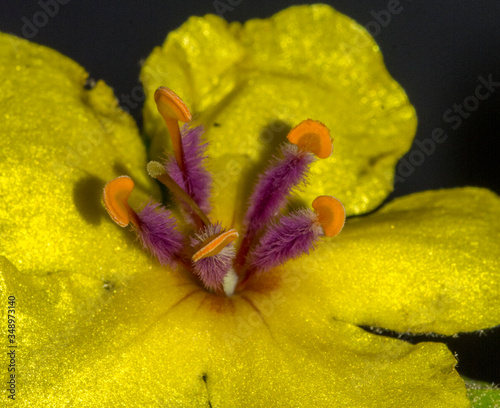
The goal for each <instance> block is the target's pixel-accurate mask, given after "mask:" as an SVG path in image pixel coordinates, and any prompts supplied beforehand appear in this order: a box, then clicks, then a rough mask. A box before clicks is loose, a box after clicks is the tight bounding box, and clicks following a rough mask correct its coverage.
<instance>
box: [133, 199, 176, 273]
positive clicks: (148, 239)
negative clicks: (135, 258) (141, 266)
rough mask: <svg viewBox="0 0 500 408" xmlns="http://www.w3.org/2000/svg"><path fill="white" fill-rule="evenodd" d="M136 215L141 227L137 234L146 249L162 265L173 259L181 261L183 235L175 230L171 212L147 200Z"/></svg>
mask: <svg viewBox="0 0 500 408" xmlns="http://www.w3.org/2000/svg"><path fill="white" fill-rule="evenodd" d="M137 216H138V217H139V219H140V221H141V229H140V230H137V236H138V237H139V240H140V241H141V243H142V246H143V247H144V248H146V249H148V250H149V251H150V252H151V253H152V254H153V256H155V257H156V258H157V259H158V261H159V262H160V263H161V264H162V265H168V264H170V263H171V262H172V261H173V260H178V261H181V259H180V258H179V254H180V252H181V250H182V247H183V241H184V237H183V236H182V234H181V233H180V232H179V231H178V230H177V228H176V221H175V218H174V217H173V216H172V213H171V212H170V211H169V210H167V209H166V208H164V207H163V206H162V205H160V204H159V203H155V202H153V201H149V202H147V203H146V204H145V205H144V208H143V209H142V210H141V211H139V213H138V214H137Z"/></svg>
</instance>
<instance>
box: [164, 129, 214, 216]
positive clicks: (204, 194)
mask: <svg viewBox="0 0 500 408" xmlns="http://www.w3.org/2000/svg"><path fill="white" fill-rule="evenodd" d="M203 132H204V131H203V127H202V126H196V127H194V128H189V124H185V125H184V126H183V127H182V129H181V136H182V146H183V149H184V166H185V171H184V172H182V171H181V169H180V168H179V165H178V164H177V161H176V159H175V157H174V156H173V155H168V156H167V158H166V160H165V162H164V166H165V170H166V171H167V173H168V174H169V175H170V177H172V178H173V179H174V181H175V182H176V183H177V184H178V185H179V186H180V187H182V189H183V190H184V191H185V192H186V193H188V194H189V195H190V196H191V198H192V199H193V200H194V201H195V202H196V204H198V206H199V207H200V208H201V209H202V211H203V212H204V213H205V214H208V213H209V212H210V190H211V187H212V175H211V174H210V172H208V171H207V169H206V166H205V162H206V159H207V156H206V149H207V147H208V143H207V142H204V141H203V140H202V136H203Z"/></svg>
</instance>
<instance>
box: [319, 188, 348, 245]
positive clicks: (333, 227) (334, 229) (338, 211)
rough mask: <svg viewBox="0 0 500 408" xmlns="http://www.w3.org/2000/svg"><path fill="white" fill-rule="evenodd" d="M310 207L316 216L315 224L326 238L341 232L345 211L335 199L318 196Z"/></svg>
mask: <svg viewBox="0 0 500 408" xmlns="http://www.w3.org/2000/svg"><path fill="white" fill-rule="evenodd" d="M312 207H313V208H314V211H315V212H316V214H317V216H318V218H317V222H318V223H319V225H321V228H322V229H323V232H324V233H325V235H326V236H327V237H334V236H335V235H337V234H338V233H339V232H340V231H341V230H342V228H343V227H344V223H345V209H344V206H343V205H342V203H341V202H340V201H339V200H337V199H336V198H335V197H330V196H319V197H317V198H316V199H315V200H314V201H313V203H312Z"/></svg>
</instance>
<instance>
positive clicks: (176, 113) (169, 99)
mask: <svg viewBox="0 0 500 408" xmlns="http://www.w3.org/2000/svg"><path fill="white" fill-rule="evenodd" d="M155 102H156V107H157V108H158V112H160V115H161V116H162V117H163V120H164V121H165V125H167V129H168V131H169V133H170V139H171V140H172V148H173V149H174V154H175V160H176V161H177V164H178V165H179V168H180V169H181V171H182V172H184V169H185V167H184V158H183V157H184V156H183V148H182V140H181V131H180V129H179V123H178V121H181V122H189V121H190V120H191V112H189V109H188V107H187V106H186V105H185V104H184V102H182V99H181V98H179V96H178V95H177V94H176V93H175V92H174V91H172V90H171V89H168V88H166V87H164V86H160V87H159V88H158V89H157V90H156V92H155Z"/></svg>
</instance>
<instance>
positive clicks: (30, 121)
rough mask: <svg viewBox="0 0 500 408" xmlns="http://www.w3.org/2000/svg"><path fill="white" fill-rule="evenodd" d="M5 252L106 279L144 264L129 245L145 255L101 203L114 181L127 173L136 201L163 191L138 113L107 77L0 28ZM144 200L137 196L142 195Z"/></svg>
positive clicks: (0, 191) (32, 264) (33, 265)
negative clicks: (90, 84)
mask: <svg viewBox="0 0 500 408" xmlns="http://www.w3.org/2000/svg"><path fill="white" fill-rule="evenodd" d="M0 55H1V56H2V57H1V63H0V77H1V78H2V79H3V85H2V92H1V93H0V110H1V112H2V149H1V150H0V174H2V177H0V196H1V197H2V206H1V207H0V219H1V223H0V235H1V236H2V240H1V243H0V255H3V256H5V257H6V258H7V259H9V260H10V261H11V262H13V263H14V264H15V266H16V267H17V268H19V270H22V271H30V272H31V273H36V274H45V273H47V272H51V273H52V272H59V273H68V272H69V271H71V273H73V274H85V276H87V277H89V278H90V277H92V278H94V279H96V280H97V282H98V283H99V282H100V284H101V285H102V281H104V280H109V279H115V278H116V279H122V278H125V277H126V276H128V275H130V274H133V273H134V272H135V271H136V268H135V266H128V265H127V266H125V265H120V258H121V256H122V254H123V253H124V251H132V252H133V253H135V254H136V255H135V256H136V260H137V263H142V264H144V261H142V260H141V259H142V258H146V260H147V255H145V254H144V253H143V252H142V251H141V250H140V249H138V248H137V247H138V245H137V243H135V242H133V236H131V234H130V233H129V231H125V230H121V229H120V228H119V227H117V226H116V225H114V224H113V223H112V222H111V221H110V219H109V217H108V215H107V214H106V212H105V210H104V207H103V205H102V203H101V195H102V194H101V193H102V188H103V187H104V184H105V182H106V181H109V180H110V179H112V178H114V177H116V176H119V175H122V174H125V173H126V174H129V175H130V176H131V177H133V179H134V180H135V182H136V190H135V191H134V193H133V199H135V200H136V201H137V202H140V201H142V200H144V199H146V198H147V197H148V195H149V194H151V193H152V192H155V191H156V190H155V188H154V183H153V182H152V180H151V179H150V178H149V177H147V175H146V171H145V165H146V153H145V149H144V146H143V144H142V141H141V138H140V137H139V135H138V131H137V128H136V125H135V123H134V121H133V120H132V118H131V117H130V116H129V115H127V114H126V113H124V112H123V111H121V110H120V109H119V108H118V106H117V103H116V100H115V98H114V96H113V92H112V90H111V89H110V88H108V87H107V86H106V85H105V84H104V83H103V82H101V81H99V82H98V83H97V85H96V86H95V88H94V89H92V90H86V89H85V88H84V83H85V80H86V78H87V74H86V72H85V71H84V70H83V68H81V67H80V66H79V65H77V64H76V63H75V62H73V61H71V60H70V59H68V58H66V57H64V56H62V55H61V54H59V53H58V52H56V51H53V50H50V49H48V48H46V47H43V46H40V45H36V44H33V43H29V42H28V41H25V40H22V39H19V38H17V37H13V36H10V35H7V34H1V35H0ZM136 204H137V203H136Z"/></svg>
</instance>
